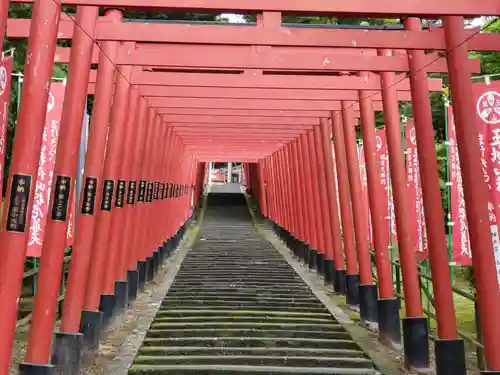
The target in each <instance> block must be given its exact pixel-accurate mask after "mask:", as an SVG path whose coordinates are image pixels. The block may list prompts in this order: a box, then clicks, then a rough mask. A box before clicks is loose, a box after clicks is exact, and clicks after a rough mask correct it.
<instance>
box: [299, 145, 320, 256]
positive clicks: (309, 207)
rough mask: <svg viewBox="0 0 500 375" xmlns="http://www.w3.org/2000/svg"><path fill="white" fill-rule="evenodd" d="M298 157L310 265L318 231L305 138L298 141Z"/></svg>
mask: <svg viewBox="0 0 500 375" xmlns="http://www.w3.org/2000/svg"><path fill="white" fill-rule="evenodd" d="M297 142H298V143H297V157H298V159H299V166H300V174H301V181H302V191H303V197H304V207H305V212H306V213H307V224H308V225H307V227H308V231H309V233H308V236H309V238H308V242H307V244H308V245H309V246H308V247H307V248H306V249H305V253H304V262H305V263H306V264H307V265H309V258H310V254H311V250H312V249H315V248H317V246H318V245H317V231H316V230H315V221H314V206H313V204H312V203H311V198H312V197H311V175H310V169H309V168H308V167H307V166H308V165H309V163H308V162H307V160H308V159H307V158H308V154H307V153H306V151H305V148H304V136H301V137H299V139H298V140H297Z"/></svg>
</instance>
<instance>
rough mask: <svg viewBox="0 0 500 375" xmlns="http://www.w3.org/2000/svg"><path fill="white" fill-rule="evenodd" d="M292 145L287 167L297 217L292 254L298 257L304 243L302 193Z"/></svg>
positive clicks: (289, 146)
mask: <svg viewBox="0 0 500 375" xmlns="http://www.w3.org/2000/svg"><path fill="white" fill-rule="evenodd" d="M294 144H296V141H293V142H291V143H289V144H288V146H287V148H288V150H287V165H288V169H289V171H290V177H291V179H290V184H291V186H292V189H293V199H294V201H295V215H297V234H296V235H297V236H296V240H297V243H296V244H295V246H294V249H293V250H294V252H295V255H296V256H299V253H300V250H301V249H302V246H303V241H304V238H305V236H304V216H303V215H304V213H303V209H302V192H301V191H300V183H299V178H300V176H299V171H298V164H297V159H296V155H295V153H294Z"/></svg>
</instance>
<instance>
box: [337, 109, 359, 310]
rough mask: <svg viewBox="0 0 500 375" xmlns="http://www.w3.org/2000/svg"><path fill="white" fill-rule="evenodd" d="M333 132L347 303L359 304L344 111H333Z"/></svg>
mask: <svg viewBox="0 0 500 375" xmlns="http://www.w3.org/2000/svg"><path fill="white" fill-rule="evenodd" d="M332 133H333V143H334V145H335V161H336V164H337V178H338V186H339V204H340V216H341V218H342V235H343V238H344V253H345V258H346V264H347V274H346V276H345V283H346V297H347V303H348V304H350V305H359V291H358V285H359V273H358V262H357V259H356V250H355V248H354V228H353V220H352V211H351V202H350V200H351V197H350V194H349V174H348V171H347V156H346V150H345V144H344V128H343V124H342V113H341V112H340V111H334V112H332Z"/></svg>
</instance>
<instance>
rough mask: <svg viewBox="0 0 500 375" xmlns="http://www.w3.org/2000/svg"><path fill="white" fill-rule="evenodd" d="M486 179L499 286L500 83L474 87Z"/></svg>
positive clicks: (475, 85)
mask: <svg viewBox="0 0 500 375" xmlns="http://www.w3.org/2000/svg"><path fill="white" fill-rule="evenodd" d="M472 90H473V93H474V96H475V102H476V122H477V126H478V141H479V148H480V150H481V159H482V160H481V162H482V169H483V174H484V180H485V182H486V184H487V185H488V189H489V192H490V194H489V201H488V211H489V219H490V229H491V238H492V243H493V250H494V252H495V260H496V268H497V273H498V281H499V284H500V233H499V229H498V221H499V220H500V81H496V82H492V83H491V84H486V83H475V84H473V88H472Z"/></svg>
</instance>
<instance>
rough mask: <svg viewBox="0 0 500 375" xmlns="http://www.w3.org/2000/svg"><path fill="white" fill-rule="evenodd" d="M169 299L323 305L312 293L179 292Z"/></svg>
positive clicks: (167, 297) (168, 296)
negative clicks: (200, 293)
mask: <svg viewBox="0 0 500 375" xmlns="http://www.w3.org/2000/svg"><path fill="white" fill-rule="evenodd" d="M169 298H173V299H175V298H183V299H198V298H200V299H201V298H202V299H203V300H224V301H227V300H231V299H235V300H236V299H241V298H244V299H245V300H248V301H268V300H271V301H286V302H288V303H294V302H299V301H302V302H317V303H321V302H319V301H318V299H316V298H315V297H314V295H313V294H312V293H308V294H307V295H306V296H294V295H291V296H290V295H288V294H287V295H280V294H278V293H276V294H273V293H259V294H255V293H254V292H229V293H226V294H224V295H222V296H221V294H220V293H218V292H213V291H211V292H205V293H204V294H203V295H202V296H200V295H199V294H198V293H189V292H178V293H171V291H169V293H168V294H167V296H166V297H165V300H168V299H169Z"/></svg>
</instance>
